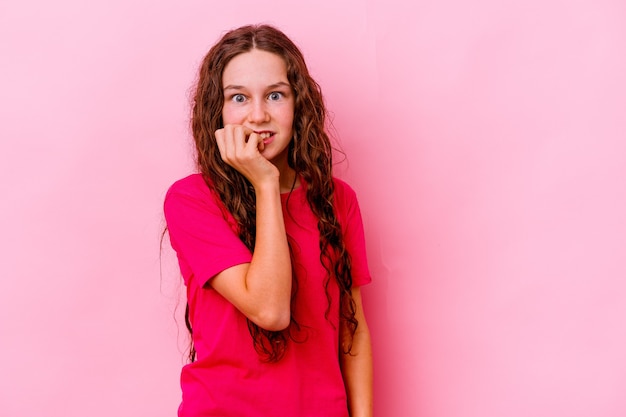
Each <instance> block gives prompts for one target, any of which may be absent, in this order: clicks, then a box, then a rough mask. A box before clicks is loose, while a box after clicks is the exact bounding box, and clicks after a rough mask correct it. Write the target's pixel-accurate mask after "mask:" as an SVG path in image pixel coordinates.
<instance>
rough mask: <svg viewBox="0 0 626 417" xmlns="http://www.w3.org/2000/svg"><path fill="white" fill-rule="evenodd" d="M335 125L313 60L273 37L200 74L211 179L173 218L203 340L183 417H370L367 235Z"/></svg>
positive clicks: (195, 187) (186, 185)
mask: <svg viewBox="0 0 626 417" xmlns="http://www.w3.org/2000/svg"><path fill="white" fill-rule="evenodd" d="M325 115H326V110H325V107H324V102H323V98H322V94H321V91H320V88H319V86H318V85H317V83H316V82H315V81H314V80H313V79H312V78H311V76H310V75H309V72H308V69H307V67H306V64H305V62H304V59H303V57H302V54H301V52H300V51H299V50H298V48H297V47H296V46H295V45H294V44H293V42H291V40H289V38H287V37H286V36H285V35H284V34H283V33H282V32H280V31H279V30H277V29H275V28H273V27H271V26H267V25H261V26H245V27H241V28H238V29H236V30H233V31H230V32H228V33H226V34H225V35H224V36H223V37H222V39H220V40H219V41H218V43H217V44H216V45H215V46H213V48H212V49H211V50H210V51H209V53H208V54H207V56H206V57H205V59H204V61H203V63H202V65H201V68H200V74H199V79H198V84H197V87H196V91H195V98H194V103H193V113H192V131H193V137H194V140H195V145H196V151H197V164H198V167H199V169H200V173H199V174H194V175H191V176H189V177H187V178H184V179H182V180H179V181H177V182H176V183H175V184H174V185H172V187H171V188H170V189H169V191H168V193H167V196H166V198H165V205H164V210H165V217H166V221H167V227H168V230H169V234H170V240H171V243H172V246H173V248H174V249H175V250H176V253H177V256H178V261H179V264H180V269H181V272H182V275H183V278H184V281H185V285H186V287H187V302H188V304H187V311H186V319H187V320H186V321H187V326H188V328H189V331H190V332H191V334H192V349H191V354H190V357H191V363H190V364H188V365H186V366H184V367H183V370H182V373H181V386H182V392H183V400H182V403H181V406H180V408H179V416H180V417H190V416H194V417H195V416H220V417H225V416H236V417H251V416H259V417H260V416H263V417H283V416H286V417H292V416H293V417H347V416H352V417H364V416H371V414H372V355H371V346H370V335H369V330H368V327H367V323H366V321H365V317H364V315H363V307H362V303H361V294H360V290H359V288H360V286H361V285H363V284H366V283H368V282H370V280H371V278H370V274H369V271H368V266H367V261H366V257H365V244H364V237H363V226H362V222H361V215H360V212H359V207H358V203H357V200H356V196H355V194H354V191H353V190H352V189H351V188H350V187H349V186H348V185H346V184H345V183H344V182H342V181H340V180H338V179H335V178H333V177H332V160H331V145H330V141H329V138H328V135H327V134H326V133H325V131H324V126H325Z"/></svg>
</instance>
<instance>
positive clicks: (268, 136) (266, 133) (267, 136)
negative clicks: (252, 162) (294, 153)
mask: <svg viewBox="0 0 626 417" xmlns="http://www.w3.org/2000/svg"><path fill="white" fill-rule="evenodd" d="M254 133H256V134H257V135H261V136H265V137H264V138H263V144H264V145H269V144H270V143H272V142H273V141H274V138H275V137H276V132H272V131H271V130H255V131H254Z"/></svg>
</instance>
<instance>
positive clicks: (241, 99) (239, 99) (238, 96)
mask: <svg viewBox="0 0 626 417" xmlns="http://www.w3.org/2000/svg"><path fill="white" fill-rule="evenodd" d="M231 100H232V101H234V102H235V103H243V102H244V101H246V96H244V95H243V94H235V95H234V96H232V97H231Z"/></svg>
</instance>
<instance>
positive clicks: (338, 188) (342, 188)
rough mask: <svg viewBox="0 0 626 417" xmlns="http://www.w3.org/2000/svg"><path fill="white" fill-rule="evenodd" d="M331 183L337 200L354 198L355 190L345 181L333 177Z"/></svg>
mask: <svg viewBox="0 0 626 417" xmlns="http://www.w3.org/2000/svg"><path fill="white" fill-rule="evenodd" d="M333 184H334V185H335V198H336V199H337V200H338V201H342V200H343V201H350V200H356V192H355V191H354V190H353V189H352V187H351V186H350V185H349V184H348V183H347V182H345V181H344V180H341V179H339V178H336V177H333Z"/></svg>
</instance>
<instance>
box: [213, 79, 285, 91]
mask: <svg viewBox="0 0 626 417" xmlns="http://www.w3.org/2000/svg"><path fill="white" fill-rule="evenodd" d="M278 87H288V88H291V85H290V84H289V83H286V82H284V81H279V82H277V83H274V84H270V85H268V86H267V87H266V88H267V89H268V90H271V89H274V88H278ZM245 89H246V87H244V86H243V85H230V84H229V85H227V86H226V87H224V91H226V90H245Z"/></svg>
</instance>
